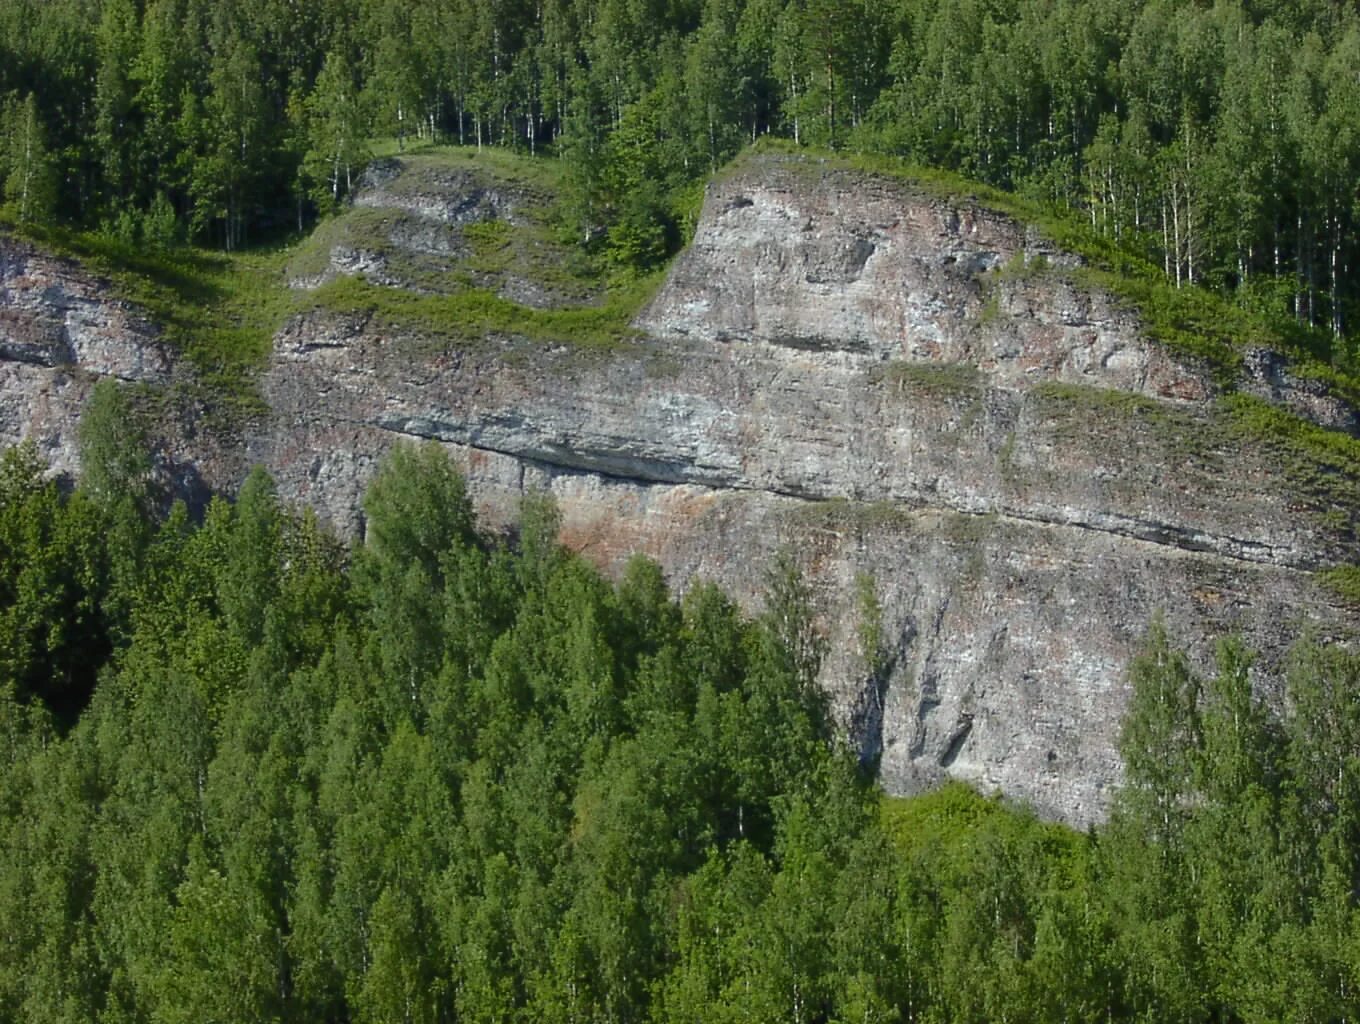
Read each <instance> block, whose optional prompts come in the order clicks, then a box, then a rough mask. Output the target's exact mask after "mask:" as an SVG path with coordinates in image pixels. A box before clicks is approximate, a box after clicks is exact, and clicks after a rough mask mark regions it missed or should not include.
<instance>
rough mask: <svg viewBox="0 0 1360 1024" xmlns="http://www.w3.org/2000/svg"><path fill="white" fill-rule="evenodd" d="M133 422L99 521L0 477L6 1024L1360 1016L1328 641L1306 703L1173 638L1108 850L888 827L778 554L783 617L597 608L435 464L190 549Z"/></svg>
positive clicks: (1302, 668) (1150, 655)
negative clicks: (348, 498)
mask: <svg viewBox="0 0 1360 1024" xmlns="http://www.w3.org/2000/svg"><path fill="white" fill-rule="evenodd" d="M127 402H128V399H127V396H126V395H125V394H124V393H123V392H122V391H120V390H119V389H118V387H117V386H116V385H113V384H111V383H105V384H103V385H100V387H99V388H98V389H97V391H96V393H95V396H94V399H93V401H92V402H91V404H90V407H89V411H88V412H87V414H86V418H85V420H84V421H83V423H82V427H81V443H82V448H83V461H84V464H85V466H86V472H85V474H84V476H83V478H82V480H81V482H80V485H79V487H77V488H76V489H74V490H73V491H67V490H63V489H62V488H61V487H59V486H58V484H57V483H56V482H54V481H52V480H50V479H47V478H45V477H44V474H43V471H42V464H41V462H40V460H39V459H38V456H37V453H36V452H35V451H34V449H33V448H32V447H31V446H26V445H21V446H19V447H17V448H12V449H10V450H8V451H6V452H5V453H4V455H3V458H0V906H3V907H4V916H3V922H2V923H0V1021H14V1022H19V1021H53V1022H58V1021H71V1022H75V1021H106V1022H115V1021H116V1022H143V1021H144V1022H166V1024H169V1022H186V1024H187V1022H205V1021H271V1020H273V1021H299V1022H310V1021H315V1022H335V1024H339V1022H350V1021H353V1022H375V1024H377V1022H465V1021H466V1022H472V1021H479V1022H482V1021H485V1022H492V1021H521V1022H536V1021H542V1022H554V1024H557V1022H564V1021H578V1022H586V1021H592V1022H593V1021H600V1022H622V1021H637V1022H642V1021H656V1022H668V1024H681V1022H699V1021H704V1022H709V1021H720V1022H721V1021H732V1022H737V1021H741V1022H765V1021H768V1022H771V1024H773V1022H776V1021H778V1022H791V1024H814V1022H832V1021H840V1022H846V1024H849V1022H851V1021H854V1022H887V1021H900V1022H906V1021H959V1022H984V1021H986V1022H995V1021H1016V1022H1019V1021H1034V1022H1052V1021H1059V1020H1066V1021H1092V1022H1094V1021H1106V1022H1108V1021H1153V1020H1155V1021H1186V1022H1190V1021H1195V1022H1200V1021H1202V1022H1211V1021H1212V1022H1228V1021H1243V1022H1258V1021H1259V1022H1279V1021H1298V1022H1342V1021H1351V1020H1355V1019H1357V1015H1360V911H1358V910H1357V905H1356V903H1357V901H1356V895H1357V885H1358V884H1360V703H1358V702H1357V701H1355V699H1354V694H1355V692H1356V690H1357V687H1360V656H1357V655H1355V654H1351V653H1347V652H1345V651H1343V650H1340V649H1338V648H1324V647H1320V646H1318V645H1315V644H1312V643H1310V642H1309V641H1308V640H1307V638H1303V639H1302V640H1301V641H1300V642H1299V644H1298V646H1297V647H1296V649H1295V651H1294V652H1293V654H1292V656H1291V661H1290V666H1289V670H1288V673H1287V684H1286V693H1285V694H1284V697H1285V699H1284V701H1283V707H1284V708H1285V709H1286V710H1285V712H1284V713H1283V714H1282V715H1280V714H1277V713H1275V712H1274V711H1268V710H1267V709H1266V708H1265V707H1264V706H1263V705H1262V704H1261V703H1260V702H1259V701H1258V700H1257V699H1256V698H1255V697H1253V694H1252V687H1251V683H1250V680H1249V676H1248V669H1249V667H1250V662H1251V655H1250V653H1249V652H1247V651H1244V650H1243V649H1242V648H1241V647H1240V645H1238V644H1236V643H1234V642H1232V641H1231V640H1225V641H1224V642H1223V643H1222V644H1221V645H1220V647H1219V655H1218V660H1217V666H1216V668H1215V670H1214V671H1213V672H1212V673H1210V674H1208V675H1201V674H1197V673H1196V672H1195V671H1194V670H1192V668H1191V667H1190V665H1189V662H1188V661H1187V659H1186V657H1185V656H1184V655H1183V654H1182V653H1180V651H1179V650H1178V649H1177V648H1176V646H1175V645H1174V643H1173V642H1172V639H1171V638H1168V637H1167V636H1166V635H1165V632H1164V630H1162V629H1161V628H1160V627H1159V626H1157V625H1156V624H1154V626H1153V628H1152V630H1151V632H1150V633H1149V636H1148V639H1147V644H1146V648H1145V651H1144V653H1143V654H1142V655H1140V656H1139V657H1138V659H1137V660H1136V661H1135V662H1134V664H1133V665H1131V666H1130V668H1129V677H1130V681H1131V684H1132V694H1133V696H1132V698H1131V702H1130V706H1129V711H1128V716H1127V718H1126V720H1125V722H1124V725H1123V730H1122V736H1121V752H1122V755H1123V757H1124V760H1125V763H1126V766H1127V775H1126V779H1125V782H1124V784H1123V786H1122V788H1121V789H1120V791H1119V792H1118V793H1117V794H1116V796H1115V800H1114V805H1113V812H1112V815H1111V817H1110V820H1109V822H1108V824H1106V825H1103V826H1100V827H1098V828H1095V829H1093V830H1091V831H1089V832H1087V833H1079V832H1075V831H1071V830H1069V829H1067V828H1064V827H1063V826H1061V825H1055V824H1047V823H1043V822H1040V821H1038V820H1037V819H1035V818H1034V817H1033V816H1032V815H1031V814H1029V813H1028V812H1026V811H1025V810H1023V809H1020V808H1015V807H1012V806H1009V805H1008V804H1006V803H1004V802H1003V801H1002V800H1001V799H1000V798H999V797H988V796H985V795H979V794H976V793H974V792H972V791H970V790H968V789H966V788H964V787H962V786H959V785H957V784H955V785H951V786H949V787H946V788H944V789H942V790H939V791H937V792H935V793H932V794H928V795H925V796H921V797H916V798H913V799H908V800H893V799H886V798H884V797H882V796H881V794H880V792H879V791H878V789H877V786H876V784H875V782H874V778H873V768H874V766H873V765H864V764H860V763H858V762H857V761H856V759H855V758H854V757H853V756H851V754H850V753H849V752H848V750H847V749H846V747H845V744H844V742H843V741H840V740H837V739H836V738H835V730H834V729H833V728H832V724H831V722H830V721H829V718H828V712H827V708H826V705H825V703H824V699H823V697H822V695H821V693H820V691H819V690H818V688H817V686H816V684H815V675H816V672H817V667H818V660H819V657H820V651H821V642H820V639H819V635H818V631H817V627H816V621H817V616H816V607H815V598H814V596H813V594H812V592H811V591H810V589H809V587H808V585H807V584H806V583H805V582H804V581H803V580H802V578H801V577H800V575H799V573H798V572H797V570H796V567H795V565H794V562H793V560H792V558H791V557H789V558H781V559H779V560H777V561H776V563H775V564H774V565H773V566H772V567H771V569H770V572H769V576H768V578H767V580H766V587H767V589H766V611H765V612H764V613H763V614H761V615H760V616H758V617H755V618H751V617H748V616H746V615H744V614H743V613H742V612H741V611H740V610H739V609H738V608H737V607H735V606H734V604H733V603H732V602H731V601H730V600H729V599H728V598H726V597H725V596H724V595H723V594H722V593H721V592H719V591H718V590H716V589H715V588H713V587H712V586H708V585H703V584H698V585H696V586H694V587H693V588H692V589H690V590H689V591H688V592H687V593H685V594H684V595H683V596H681V597H679V598H677V597H676V596H674V595H672V594H671V593H670V592H669V591H668V589H667V586H666V584H665V582H664V580H663V578H662V576H661V573H660V571H659V570H658V568H657V567H656V566H655V565H654V564H652V563H649V562H647V561H646V560H642V559H639V560H636V561H634V562H633V563H631V564H630V566H629V567H628V569H627V571H626V572H625V573H624V574H623V575H622V577H621V578H620V579H619V580H618V582H617V583H612V584H611V583H609V582H607V581H605V580H604V579H603V578H602V577H601V576H600V575H599V574H598V573H597V572H596V571H595V570H594V569H592V568H590V567H589V566H588V565H587V564H586V563H584V562H583V561H582V559H581V558H579V557H578V556H575V555H572V554H570V553H568V552H567V551H565V550H564V549H563V548H561V547H560V546H558V544H557V543H556V540H555V538H556V533H557V525H558V523H557V513H556V511H555V509H554V508H553V505H552V503H551V502H550V501H549V500H548V499H546V498H544V497H531V498H529V499H526V501H525V503H524V507H523V509H522V516H521V519H520V522H519V524H518V527H517V528H516V529H515V531H514V532H513V533H512V534H510V535H508V536H500V535H491V534H488V533H486V532H484V531H482V530H480V529H479V527H478V524H477V522H476V521H475V517H474V514H473V511H472V506H471V502H470V500H469V497H468V494H467V492H466V488H465V485H464V482H463V479H462V477H461V476H460V475H459V473H458V472H457V471H456V469H455V468H454V466H453V465H452V464H451V462H450V460H449V458H448V456H447V455H446V453H445V452H444V451H443V450H442V449H441V448H439V447H438V446H436V445H433V444H430V445H427V446H424V447H418V446H414V445H412V446H408V447H403V448H399V449H397V450H396V451H395V452H394V453H393V454H392V455H391V456H390V458H389V461H388V462H387V463H386V464H385V465H384V466H383V467H382V468H381V469H380V471H379V472H378V474H377V476H376V477H375V479H374V481H373V483H372V485H371V488H370V489H369V491H368V493H367V496H366V498H365V502H364V508H365V512H366V515H367V517H368V529H367V538H366V540H365V541H364V542H362V543H358V544H356V545H353V546H346V545H344V544H342V543H340V542H339V541H337V540H336V539H335V538H334V537H332V536H330V535H329V534H328V533H327V532H326V531H325V530H324V529H323V528H322V527H320V526H319V525H318V524H317V522H316V521H315V519H314V518H312V517H311V516H310V515H307V514H304V515H301V516H298V515H294V514H292V513H290V512H288V511H287V510H286V509H284V508H283V507H281V505H280V502H279V499H278V497H277V495H276V493H275V490H274V487H273V484H272V482H271V481H270V479H269V478H268V476H267V475H266V474H265V473H264V472H263V471H260V470H257V471H255V472H254V473H253V474H252V475H251V476H250V477H249V479H248V480H247V481H246V483H245V484H244V486H243V487H242V488H241V489H240V492H239V494H238V496H237V498H236V500H235V501H234V502H228V501H226V500H223V499H216V500H215V501H214V502H213V503H212V505H211V507H210V508H209V509H208V510H207V512H206V514H205V515H204V516H203V518H202V521H201V522H194V521H191V519H190V518H189V516H188V515H187V514H186V512H185V510H184V507H183V506H182V505H178V504H177V505H171V506H169V507H168V508H167V507H166V506H165V503H164V500H163V496H162V495H160V494H158V493H157V492H156V491H155V489H154V488H153V486H152V485H151V484H150V482H149V481H150V479H151V476H150V475H149V472H148V470H149V458H148V456H147V455H146V454H145V453H146V449H145V446H144V442H143V441H142V440H141V439H140V438H139V437H138V436H137V432H136V430H135V429H133V428H132V427H130V426H129V425H130V424H133V423H135V417H134V416H131V415H130V410H129V408H128V405H127ZM865 590H866V597H865V600H864V602H863V611H864V615H865V617H866V621H865V623H864V626H865V628H864V630H863V634H864V645H865V650H864V657H865V659H866V671H869V670H871V668H870V667H869V663H870V662H871V661H872V660H873V658H874V657H875V656H876V655H875V650H874V646H875V645H876V644H878V643H883V642H886V641H885V640H884V638H882V637H877V636H876V635H875V630H874V629H873V628H872V626H873V623H872V609H873V607H874V600H873V584H872V581H869V582H868V583H867V584H866V587H865ZM1277 710H1278V709H1277Z"/></svg>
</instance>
